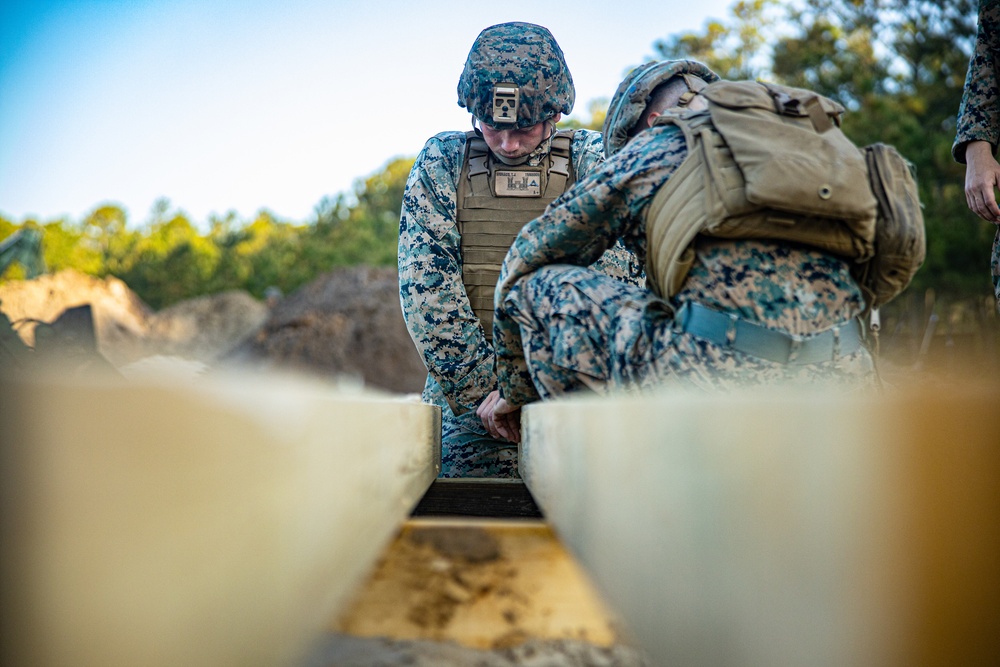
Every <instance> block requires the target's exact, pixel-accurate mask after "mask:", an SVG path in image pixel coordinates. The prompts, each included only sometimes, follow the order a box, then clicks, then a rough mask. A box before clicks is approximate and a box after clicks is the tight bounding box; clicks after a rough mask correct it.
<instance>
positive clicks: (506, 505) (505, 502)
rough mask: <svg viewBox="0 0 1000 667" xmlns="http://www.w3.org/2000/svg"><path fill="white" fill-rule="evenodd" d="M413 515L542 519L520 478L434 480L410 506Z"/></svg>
mask: <svg viewBox="0 0 1000 667" xmlns="http://www.w3.org/2000/svg"><path fill="white" fill-rule="evenodd" d="M413 516H415V517H426V516H467V517H493V518H505V519H513V518H525V519H537V518H541V516H542V513H541V510H539V509H538V505H537V504H536V503H535V499H534V498H532V497H531V492H530V491H528V487H527V486H525V484H524V482H523V481H522V480H520V479H479V478H445V479H437V480H435V481H434V483H433V484H431V486H430V488H429V489H427V493H425V494H424V497H423V498H421V499H420V502H419V503H418V504H417V506H416V507H415V508H414V509H413Z"/></svg>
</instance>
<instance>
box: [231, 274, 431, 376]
mask: <svg viewBox="0 0 1000 667" xmlns="http://www.w3.org/2000/svg"><path fill="white" fill-rule="evenodd" d="M227 360H232V361H239V362H243V363H264V364H266V365H280V366H283V367H290V368H294V369H297V370H302V371H306V372H310V373H316V374H320V375H323V376H326V377H330V376H337V375H339V376H344V375H346V376H353V377H355V378H357V379H359V380H362V381H364V383H365V385H366V386H371V387H378V388H380V389H385V390H387V391H391V392H399V393H414V392H419V391H420V390H421V388H422V387H423V384H424V378H425V376H426V370H425V369H424V365H423V362H422V361H421V360H420V356H419V355H418V354H417V351H416V348H414V346H413V342H412V341H411V340H410V335H409V333H408V332H407V331H406V325H405V324H404V322H403V315H402V312H401V310H400V306H399V291H398V278H397V273H396V269H395V268H392V267H382V268H373V267H368V266H355V267H346V268H342V269H337V270H334V271H331V272H329V273H326V274H323V275H322V276H320V277H319V278H317V279H315V280H314V281H312V282H311V283H309V284H307V285H304V286H303V287H301V288H300V289H299V290H297V291H296V292H294V293H292V294H290V295H288V296H287V297H286V298H284V299H282V300H280V301H278V302H277V303H276V304H275V306H274V307H273V309H272V311H271V317H270V318H269V319H268V320H267V323H266V324H265V325H264V326H263V327H262V328H261V329H260V330H259V331H258V332H257V334H256V335H255V336H253V338H252V339H250V340H248V341H247V342H246V343H245V344H244V345H242V346H240V348H239V349H238V350H236V351H235V352H234V354H232V355H230V357H229V358H228V359H227Z"/></svg>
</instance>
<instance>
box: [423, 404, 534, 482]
mask: <svg viewBox="0 0 1000 667" xmlns="http://www.w3.org/2000/svg"><path fill="white" fill-rule="evenodd" d="M517 476H518V473H517V444H515V443H513V442H508V441H506V440H497V439H496V438H494V437H492V436H491V435H490V434H489V433H488V432H487V431H486V429H485V428H484V427H483V422H482V420H480V419H479V416H478V415H477V414H476V413H475V412H467V413H465V414H463V415H461V416H458V417H456V416H455V415H454V414H453V413H452V411H451V409H450V408H442V410H441V474H440V477H492V478H498V477H517Z"/></svg>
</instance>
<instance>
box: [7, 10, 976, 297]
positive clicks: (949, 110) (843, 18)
mask: <svg viewBox="0 0 1000 667" xmlns="http://www.w3.org/2000/svg"><path fill="white" fill-rule="evenodd" d="M976 9H977V3H976V2H975V1H974V0H952V1H951V2H948V3H938V2H931V1H925V0H801V1H800V2H796V3H790V4H789V3H781V2H778V1H777V0H742V1H739V2H736V3H734V4H733V6H732V8H731V12H730V13H731V16H730V17H729V18H728V19H727V20H724V21H709V22H707V23H706V24H705V26H704V28H703V30H702V31H701V32H699V33H684V34H675V35H672V36H667V37H665V38H664V39H663V40H660V41H658V42H657V43H656V44H654V45H652V49H653V50H654V52H655V56H654V57H656V58H679V57H683V58H695V59H698V60H701V61H703V62H705V63H707V64H708V65H709V66H711V67H712V68H713V69H715V70H716V71H717V72H719V73H720V74H721V75H722V76H724V77H727V78H762V79H767V80H771V81H776V82H779V83H785V84H789V85H795V86H803V87H808V88H813V89H815V90H817V91H819V92H821V93H824V94H826V95H829V96H831V97H833V98H835V99H837V100H838V101H840V102H841V103H843V104H844V106H845V107H847V108H848V109H849V113H848V115H847V116H846V117H845V121H844V128H845V130H846V132H847V133H848V135H849V136H851V137H852V138H853V139H854V140H855V141H856V142H857V143H859V144H861V145H863V144H867V143H872V142H876V141H882V142H885V143H889V144H893V145H895V146H896V147H898V148H899V149H900V151H901V152H902V153H903V154H904V155H906V156H907V157H908V158H909V159H910V160H912V161H913V163H914V164H915V165H916V168H917V175H918V180H919V182H920V188H921V199H922V201H923V204H924V207H925V209H924V213H925V218H926V223H927V232H928V256H927V262H926V264H925V266H924V267H923V269H921V271H920V272H919V273H918V274H917V277H916V278H915V280H914V284H913V287H912V288H911V292H912V293H913V296H917V295H920V296H919V297H918V300H919V301H920V302H923V300H924V297H923V295H924V294H925V292H926V291H927V289H928V288H931V287H933V288H934V289H935V290H936V292H937V294H938V296H939V297H942V296H943V297H947V298H949V299H955V300H961V299H970V298H975V299H977V300H980V301H986V300H987V299H988V297H989V294H990V282H989V266H988V261H989V248H990V243H991V239H992V236H993V233H994V227H993V226H992V225H990V224H989V223H986V222H982V221H980V220H979V219H978V218H977V217H976V216H975V215H973V214H972V213H971V212H969V210H968V209H967V207H966V204H965V195H964V191H963V182H964V167H963V166H962V165H958V164H956V163H955V162H954V161H953V160H952V158H951V153H950V149H951V143H952V140H953V138H954V133H955V116H956V114H957V111H958V106H959V101H960V99H961V95H962V86H963V83H964V79H965V72H966V67H967V65H968V60H969V54H970V52H971V48H972V44H973V39H974V36H975V24H976ZM623 74H624V73H623ZM612 92H613V91H610V90H609V91H608V94H610V93H612ZM606 106H607V100H594V101H591V102H590V104H589V107H588V110H589V113H590V120H589V121H587V122H580V121H574V122H571V123H569V124H568V126H575V127H592V128H595V129H600V126H601V124H602V122H603V119H604V112H605V109H606ZM412 162H413V160H412V158H411V159H404V158H400V159H396V160H393V161H391V162H389V163H388V164H387V165H386V167H385V168H384V169H383V170H382V171H380V172H378V173H376V174H373V175H371V176H370V177H368V178H367V179H365V180H363V181H359V182H358V184H357V185H356V186H355V191H354V193H353V195H354V196H353V197H352V198H351V199H350V200H349V199H348V198H347V197H345V196H343V195H339V196H337V197H336V198H327V199H324V200H323V201H321V202H320V203H319V204H318V205H317V207H316V212H315V218H314V219H313V220H311V221H309V222H307V223H304V224H292V223H289V222H286V221H282V220H279V219H277V218H276V217H275V216H274V215H273V214H271V213H270V212H268V211H261V212H260V213H258V214H257V216H256V217H255V218H254V219H252V220H249V221H246V220H238V219H237V218H236V216H235V215H234V214H230V215H227V216H224V217H216V218H212V219H211V220H209V221H208V225H207V227H208V231H207V232H200V231H199V226H197V225H195V224H194V223H193V222H192V221H191V220H190V219H189V218H188V217H187V216H186V215H185V214H184V213H183V212H182V211H179V210H171V206H170V204H169V202H166V201H162V202H160V203H159V204H158V205H157V206H156V207H154V210H153V212H152V213H151V215H150V218H149V220H147V221H146V222H145V223H142V224H140V225H132V224H130V221H128V220H127V219H126V214H125V212H124V211H123V210H122V209H121V208H119V207H117V206H113V205H102V206H99V207H98V208H96V209H95V210H94V211H93V212H92V213H90V215H88V216H87V217H86V218H85V219H84V220H82V221H79V222H73V221H70V220H65V219H61V220H51V221H44V222H43V221H38V220H30V219H29V220H24V221H22V222H21V223H20V224H18V223H15V222H13V221H10V220H6V219H3V217H2V216H0V240H2V239H3V238H5V237H7V236H9V235H10V234H11V233H13V232H14V231H16V230H17V229H19V228H21V227H24V226H28V227H36V228H38V229H40V230H41V231H42V232H43V236H44V238H43V247H44V253H45V263H46V265H47V267H48V268H49V270H50V271H58V270H60V269H63V268H69V267H72V268H75V269H77V270H79V271H82V272H85V273H89V274H92V275H96V276H105V275H109V274H111V275H115V276H117V277H119V278H121V279H122V280H124V281H125V282H126V283H127V284H128V285H129V286H130V287H131V288H132V289H134V290H135V291H136V292H137V293H138V294H139V295H140V296H141V297H142V298H143V299H144V300H145V301H146V302H147V303H149V304H150V305H151V306H153V307H155V308H161V307H163V306H166V305H169V304H171V303H174V302H176V301H178V300H180V299H184V298H189V297H192V296H197V295H200V294H206V293H213V292H217V291H220V290H225V289H234V288H241V289H246V290H248V291H249V292H250V293H252V294H254V295H255V296H257V297H262V296H263V294H264V290H265V289H267V288H268V287H269V286H275V287H278V288H280V289H281V290H282V291H284V292H286V293H287V292H289V291H291V290H294V289H295V288H297V287H298V286H300V285H302V284H303V283H305V282H308V281H310V280H312V279H313V278H315V277H316V276H317V275H319V274H320V273H323V272H325V271H329V270H330V269H332V268H334V267H336V266H343V265H350V264H357V263H368V264H382V265H391V264H393V263H394V262H395V254H396V238H397V224H398V216H399V210H400V205H401V202H402V190H403V186H404V184H405V181H406V176H407V173H408V171H409V168H410V166H411V165H412ZM20 277H23V272H21V268H20V267H18V266H15V267H13V268H12V269H11V270H8V271H7V273H6V274H5V275H4V276H3V278H4V279H16V278H20Z"/></svg>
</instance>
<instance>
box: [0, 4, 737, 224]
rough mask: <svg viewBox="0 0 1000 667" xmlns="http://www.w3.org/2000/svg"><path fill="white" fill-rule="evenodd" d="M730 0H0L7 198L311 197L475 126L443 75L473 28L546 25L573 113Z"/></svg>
mask: <svg viewBox="0 0 1000 667" xmlns="http://www.w3.org/2000/svg"><path fill="white" fill-rule="evenodd" d="M731 4H732V0H702V1H701V2H686V3H684V2H632V1H630V0H622V1H620V2H606V1H598V0H580V1H578V2H575V3H540V2H535V3H520V5H521V6H520V7H514V6H513V5H514V3H489V2H473V3H469V2H463V3H459V2H444V1H440V0H426V1H413V0H411V1H409V2H404V1H401V0H368V1H367V2H362V1H357V0H351V1H350V2H341V1H332V2H331V1H327V2H320V1H317V0H284V1H283V2H280V3H278V2H261V1H259V0H244V1H243V2H229V1H223V2H195V1H193V0H159V1H153V0H131V1H127V0H115V1H113V0H76V1H69V0H63V1H55V0H53V1H47V0H34V1H30V0H29V1H25V0H6V1H5V2H3V3H2V4H0V214H3V215H5V216H6V217H8V218H12V219H14V220H17V221H20V220H22V219H24V218H25V217H28V216H33V217H38V218H41V219H42V220H49V219H53V218H56V217H59V216H68V217H70V218H71V219H74V220H75V219H79V218H81V217H83V216H84V215H86V214H87V213H88V212H89V211H91V210H92V209H93V208H94V207H95V206H97V205H99V204H101V203H104V202H113V203H117V204H119V205H121V206H124V207H125V209H126V210H127V212H128V214H129V220H130V222H131V223H133V224H139V223H141V222H142V221H144V220H145V219H146V218H147V217H148V215H149V211H150V208H151V206H152V204H153V202H154V201H155V200H156V199H158V198H159V197H167V198H168V199H170V201H171V203H172V205H173V206H174V207H177V208H180V209H182V210H183V211H185V212H186V213H187V214H188V215H189V216H191V218H192V219H193V220H195V221H196V222H203V221H205V220H207V219H208V217H209V215H210V214H213V213H215V214H220V215H221V214H225V213H226V212H227V211H230V210H232V211H235V212H236V213H237V214H238V215H239V216H240V217H242V218H249V217H252V216H253V215H254V214H255V213H256V212H257V211H258V210H260V209H261V208H268V209H270V210H271V211H273V212H274V213H275V214H276V215H277V216H279V217H281V218H284V219H288V220H294V221H305V220H307V219H309V218H310V217H311V215H312V212H313V209H314V207H315V206H316V204H317V203H319V201H320V199H322V197H324V196H326V195H336V194H337V193H340V192H348V191H350V190H351V188H352V185H353V183H354V182H355V180H356V179H359V178H362V177H364V176H367V175H369V174H371V173H374V172H376V171H378V170H379V169H380V168H381V167H382V166H384V165H385V164H386V163H387V162H388V161H389V160H390V159H392V158H393V157H396V156H414V155H416V153H417V152H418V151H419V150H420V147H421V146H422V145H423V142H424V141H425V140H426V139H427V138H428V137H429V136H431V135H432V134H434V133H436V132H439V131H442V130H448V129H462V130H464V129H466V128H468V127H469V115H468V113H467V112H466V111H465V110H464V109H461V108H460V107H458V105H457V104H456V94H455V85H456V83H457V81H458V76H459V74H460V73H461V70H462V65H463V63H464V61H465V56H466V54H467V53H468V50H469V47H470V46H471V45H472V42H473V40H474V39H475V37H476V35H477V34H478V33H479V31H480V30H482V29H483V28H485V27H487V26H489V25H492V24H495V23H500V22H504V21H514V20H519V21H529V22H532V23H538V24H541V25H544V26H546V27H548V28H549V29H550V30H551V31H552V33H553V34H554V35H555V37H556V39H557V40H558V41H559V43H560V44H561V46H562V48H563V50H564V51H565V53H566V59H567V61H568V63H569V66H570V70H571V71H572V73H573V78H574V80H575V82H576V86H577V104H576V114H575V115H577V116H581V117H586V116H587V106H588V103H589V102H590V101H591V100H593V99H595V98H597V97H602V96H603V97H608V96H610V95H611V94H612V93H613V92H614V89H615V87H616V86H617V84H618V81H619V80H620V78H621V76H622V75H623V73H624V72H625V71H626V70H627V68H629V67H630V66H633V65H636V64H638V63H640V62H642V61H643V60H644V59H646V58H647V57H649V56H652V55H653V42H654V41H655V40H656V39H658V38H662V37H665V36H667V35H670V34H674V33H676V32H680V31H685V30H700V29H701V28H702V27H703V26H704V24H705V22H706V20H708V19H709V18H715V19H728V18H729V15H728V7H729V6H730V5H731Z"/></svg>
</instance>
